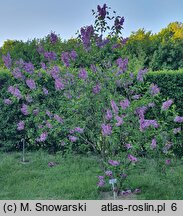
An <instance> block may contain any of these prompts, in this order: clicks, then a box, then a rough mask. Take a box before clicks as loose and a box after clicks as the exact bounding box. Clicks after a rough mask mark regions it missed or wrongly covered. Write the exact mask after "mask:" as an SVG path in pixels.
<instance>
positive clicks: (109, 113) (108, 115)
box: [105, 109, 112, 121]
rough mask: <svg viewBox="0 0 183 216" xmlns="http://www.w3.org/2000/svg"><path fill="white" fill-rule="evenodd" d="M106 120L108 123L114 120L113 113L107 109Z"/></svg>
mask: <svg viewBox="0 0 183 216" xmlns="http://www.w3.org/2000/svg"><path fill="white" fill-rule="evenodd" d="M105 119H106V120H107V121H110V120H111V119H112V112H111V110H110V109H107V111H106V115H105Z"/></svg>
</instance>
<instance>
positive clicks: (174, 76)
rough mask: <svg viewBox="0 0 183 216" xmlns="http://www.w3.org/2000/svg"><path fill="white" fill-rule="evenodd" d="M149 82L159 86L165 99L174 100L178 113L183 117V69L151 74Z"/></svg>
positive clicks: (148, 77) (148, 78)
mask: <svg viewBox="0 0 183 216" xmlns="http://www.w3.org/2000/svg"><path fill="white" fill-rule="evenodd" d="M147 81H149V82H152V83H155V84H157V85H158V86H159V87H160V89H161V92H162V94H163V95H164V96H165V97H169V98H171V99H173V100H174V102H175V104H176V106H177V109H178V112H179V113H180V115H183V69H180V70H177V71H172V70H169V71H167V70H164V71H156V72H155V71H153V72H149V73H148V75H147Z"/></svg>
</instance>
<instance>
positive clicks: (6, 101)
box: [4, 99, 12, 105]
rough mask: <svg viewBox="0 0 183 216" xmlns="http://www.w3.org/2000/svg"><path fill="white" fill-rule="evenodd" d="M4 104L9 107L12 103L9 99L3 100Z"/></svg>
mask: <svg viewBox="0 0 183 216" xmlns="http://www.w3.org/2000/svg"><path fill="white" fill-rule="evenodd" d="M4 103H5V104H7V105H10V104H12V101H11V100H10V99H4Z"/></svg>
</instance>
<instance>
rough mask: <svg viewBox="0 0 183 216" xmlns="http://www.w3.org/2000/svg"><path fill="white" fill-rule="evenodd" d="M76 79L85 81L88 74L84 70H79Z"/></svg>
mask: <svg viewBox="0 0 183 216" xmlns="http://www.w3.org/2000/svg"><path fill="white" fill-rule="evenodd" d="M78 77H79V78H80V79H82V80H86V79H87V77H88V73H87V71H86V70H85V69H84V68H81V69H80V71H79V74H78Z"/></svg>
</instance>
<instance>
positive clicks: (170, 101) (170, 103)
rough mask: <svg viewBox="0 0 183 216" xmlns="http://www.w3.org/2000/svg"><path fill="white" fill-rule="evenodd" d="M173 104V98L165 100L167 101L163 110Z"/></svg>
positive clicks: (163, 105)
mask: <svg viewBox="0 0 183 216" xmlns="http://www.w3.org/2000/svg"><path fill="white" fill-rule="evenodd" d="M172 104H173V100H172V99H170V100H167V101H165V102H164V103H163V104H162V107H161V109H162V110H167V109H168V108H169V107H170V106H171V105H172Z"/></svg>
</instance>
